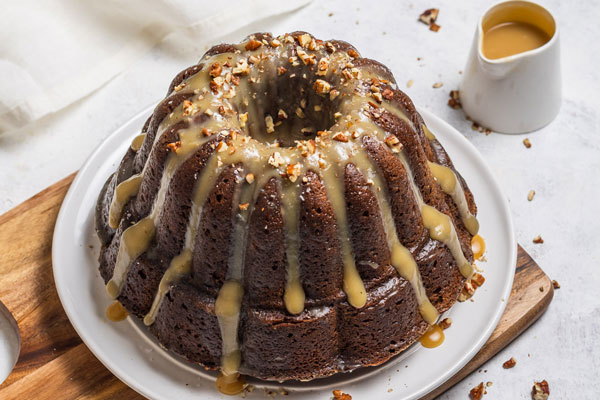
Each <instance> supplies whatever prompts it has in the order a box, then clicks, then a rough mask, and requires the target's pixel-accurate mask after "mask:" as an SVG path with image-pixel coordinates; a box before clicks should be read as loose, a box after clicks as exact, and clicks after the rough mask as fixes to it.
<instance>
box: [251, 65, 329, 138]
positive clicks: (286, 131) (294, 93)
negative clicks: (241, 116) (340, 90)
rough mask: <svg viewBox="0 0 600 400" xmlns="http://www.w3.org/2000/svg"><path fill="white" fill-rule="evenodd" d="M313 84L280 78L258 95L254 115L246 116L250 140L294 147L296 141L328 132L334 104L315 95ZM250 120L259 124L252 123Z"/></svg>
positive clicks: (326, 97)
mask: <svg viewBox="0 0 600 400" xmlns="http://www.w3.org/2000/svg"><path fill="white" fill-rule="evenodd" d="M302 75H304V76H306V78H304V77H303V76H302ZM315 80H316V79H315V78H312V79H311V77H310V75H308V74H297V75H296V76H295V77H289V76H286V77H279V78H276V79H275V82H274V84H272V85H268V86H267V88H266V90H265V91H263V92H262V93H258V92H257V93H256V97H255V98H254V107H255V112H254V113H248V118H249V121H248V122H249V124H248V128H249V132H250V136H252V137H253V138H255V139H256V140H259V141H261V142H264V143H276V142H277V143H279V145H280V146H281V147H295V146H296V141H299V140H308V139H314V138H315V137H316V136H317V132H318V131H325V130H328V129H330V128H331V126H333V125H334V123H335V117H334V114H335V110H334V106H335V104H333V103H334V102H332V101H331V100H330V99H329V96H320V95H318V94H317V93H315V91H314V89H313V85H314V81H315ZM252 114H254V116H253V115H252ZM253 117H254V118H256V119H258V121H256V120H255V121H252V119H253Z"/></svg>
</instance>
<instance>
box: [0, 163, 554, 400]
mask: <svg viewBox="0 0 600 400" xmlns="http://www.w3.org/2000/svg"><path fill="white" fill-rule="evenodd" d="M74 176H75V174H72V175H70V176H68V177H67V178H65V179H63V180H62V181H60V182H58V183H56V184H54V185H52V186H50V187H49V188H47V189H46V190H44V191H42V192H40V193H38V194H37V195H35V196H34V197H32V198H31V199H29V200H27V201H26V202H24V203H22V204H21V205H19V206H17V207H15V208H14V209H12V210H10V211H9V212H7V213H6V214H4V215H2V216H0V283H1V284H0V301H2V302H3V303H4V304H5V305H6V307H7V308H8V310H9V311H10V312H11V313H12V314H13V316H14V317H15V319H16V321H17V324H18V325H19V331H20V333H21V352H20V355H19V359H18V361H17V365H16V366H15V369H14V370H13V371H12V373H11V374H10V375H9V377H8V378H7V379H6V381H5V382H4V383H3V384H2V385H0V398H2V399H7V400H8V399H29V398H36V399H57V398H60V399H80V398H86V399H138V398H142V396H140V395H139V394H137V393H136V392H134V391H133V390H132V389H130V388H129V387H128V386H126V385H125V384H123V383H122V382H121V381H120V380H118V379H117V378H116V377H115V376H113V375H112V374H111V373H110V372H109V371H108V370H107V369H106V368H105V367H104V366H103V365H102V363H100V362H99V361H98V360H97V359H96V358H95V357H94V355H93V354H92V353H91V352H90V351H89V350H88V348H87V347H86V346H85V345H84V344H83V343H82V342H81V339H80V338H79V336H77V333H76V332H75V330H74V329H73V327H72V326H71V324H70V322H69V320H68V318H67V316H66V314H65V312H64V311H63V308H62V305H61V304H60V300H59V298H58V294H57V293H56V289H55V286H54V279H53V275H52V261H51V247H52V234H53V231H54V224H55V222H56V217H57V215H58V211H59V209H60V205H61V203H62V200H63V198H64V196H65V194H66V192H67V189H68V188H69V185H70V184H71V182H72V181H73V178H74ZM552 295H553V288H552V283H551V282H550V280H549V279H548V277H547V276H546V275H545V274H544V272H543V271H542V270H541V269H540V268H539V267H538V266H537V264H536V263H535V262H534V261H533V259H531V257H530V256H529V255H528V254H527V253H526V252H525V251H524V250H523V249H522V248H521V247H520V246H519V252H518V260H517V269H516V275H515V281H514V284H513V288H512V292H511V296H510V299H509V300H508V304H507V306H506V310H505V312H504V314H503V316H502V319H501V321H500V323H499V324H498V327H497V328H496V330H495V331H494V332H493V334H492V336H491V337H490V339H489V340H488V342H487V343H486V344H485V346H484V347H483V348H482V349H481V351H480V352H479V353H478V354H477V355H476V356H475V357H474V358H473V359H472V360H471V361H470V362H469V363H468V364H467V365H466V366H465V367H464V368H463V369H462V370H461V371H460V372H459V373H457V374H456V375H455V376H454V377H452V378H451V379H450V380H448V381H447V382H446V383H444V384H443V385H442V386H440V387H439V388H438V389H436V390H435V391H434V392H433V393H431V394H430V395H428V396H426V397H425V398H424V399H433V398H435V397H436V396H438V395H440V394H442V393H443V392H444V391H445V390H447V389H449V388H450V387H452V386H453V385H454V384H456V383H457V382H459V381H460V380H461V379H462V378H464V377H465V376H467V375H468V374H469V373H470V372H472V371H474V370H475V369H477V368H478V367H479V366H480V365H481V364H482V363H483V362H485V361H486V360H488V359H489V358H491V357H492V356H494V355H495V354H496V353H497V352H498V351H499V350H501V349H502V348H503V347H504V346H506V345H507V344H508V343H510V342H511V341H512V340H513V339H514V338H516V337H517V336H518V335H519V334H520V333H521V332H523V331H524V330H525V329H526V328H527V327H528V326H529V325H531V324H532V323H533V322H534V321H535V320H536V319H537V318H538V317H539V316H540V315H541V314H542V313H543V312H544V311H545V310H546V308H547V307H548V304H549V303H550V301H551V300H552Z"/></svg>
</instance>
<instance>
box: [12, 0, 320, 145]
mask: <svg viewBox="0 0 600 400" xmlns="http://www.w3.org/2000/svg"><path fill="white" fill-rule="evenodd" d="M309 2H310V0H290V1H285V2H275V1H271V0H255V1H252V2H248V1H243V0H232V1H228V2H216V4H205V3H204V2H203V3H202V5H200V4H199V3H197V2H186V1H183V0H157V1H153V2H146V1H143V0H129V1H126V2H125V1H117V0H108V1H102V2H80V1H78V0H53V1H52V0H50V1H44V2H38V1H35V0H22V1H19V2H9V3H7V4H5V5H3V6H2V7H1V8H2V10H1V12H0V15H2V24H0V42H1V43H3V45H2V47H1V48H0V76H2V80H0V134H2V133H3V132H7V131H11V130H15V129H18V128H21V127H24V126H26V125H28V124H29V123H31V122H33V121H35V120H38V119H40V118H41V117H43V116H45V115H47V114H50V113H53V112H56V111H59V110H60V109H62V108H65V107H66V106H68V105H70V104H72V103H73V102H75V101H77V100H79V99H81V98H83V97H85V96H86V95H88V94H90V93H92V92H93V91H95V90H96V89H98V88H100V87H101V86H102V85H104V84H105V83H107V82H108V81H110V80H111V79H112V78H114V77H115V76H116V75H118V74H119V73H120V72H121V71H123V70H125V69H126V68H127V67H128V66H129V65H131V64H132V63H134V62H135V61H136V60H138V59H139V58H140V57H141V56H142V55H144V54H145V53H146V52H148V51H149V50H150V49H151V48H152V47H154V46H155V45H156V44H158V43H159V42H161V41H162V40H163V39H165V38H166V37H167V36H169V35H177V37H178V40H179V38H181V43H182V44H183V43H187V44H188V45H189V44H191V43H193V45H194V47H195V48H202V47H204V46H207V45H209V44H213V43H214V42H215V41H217V40H218V39H219V38H220V37H224V36H226V35H227V34H228V33H231V32H233V31H236V30H237V29H240V28H242V27H244V26H246V25H249V24H251V23H253V22H255V21H259V20H261V19H265V18H268V17H272V16H275V15H279V14H283V13H285V12H289V11H292V10H295V9H297V8H299V7H302V6H303V5H305V4H307V3H309ZM24 21H25V22H24ZM199 56H201V54H198V57H199Z"/></svg>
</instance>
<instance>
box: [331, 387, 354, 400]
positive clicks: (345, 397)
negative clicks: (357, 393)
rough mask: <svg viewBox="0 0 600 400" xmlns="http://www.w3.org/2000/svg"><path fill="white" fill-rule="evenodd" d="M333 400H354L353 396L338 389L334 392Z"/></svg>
mask: <svg viewBox="0 0 600 400" xmlns="http://www.w3.org/2000/svg"><path fill="white" fill-rule="evenodd" d="M333 400H352V396H350V395H349V394H347V393H344V392H342V391H341V390H339V389H338V390H334V391H333Z"/></svg>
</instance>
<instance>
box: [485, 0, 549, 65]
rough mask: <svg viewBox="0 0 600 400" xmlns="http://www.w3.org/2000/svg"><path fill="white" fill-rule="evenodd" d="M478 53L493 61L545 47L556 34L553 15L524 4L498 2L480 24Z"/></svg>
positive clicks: (535, 6) (534, 6)
mask: <svg viewBox="0 0 600 400" xmlns="http://www.w3.org/2000/svg"><path fill="white" fill-rule="evenodd" d="M481 28H482V32H483V37H482V40H481V51H482V52H483V55H484V56H486V57H487V58H489V59H492V60H496V59H499V58H504V57H508V56H512V55H515V54H519V53H524V52H526V51H530V50H534V49H537V48H538V47H542V46H543V45H545V44H546V43H547V42H548V41H550V39H552V37H553V36H554V33H555V31H556V25H555V23H554V20H553V18H552V16H551V15H550V14H549V13H548V12H547V11H545V10H543V9H541V7H539V6H538V5H536V4H533V3H529V2H526V1H507V2H505V3H500V4H498V5H497V6H495V7H494V8H493V10H492V11H491V12H490V13H489V14H487V15H486V16H485V17H484V19H483V21H482V24H481Z"/></svg>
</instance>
